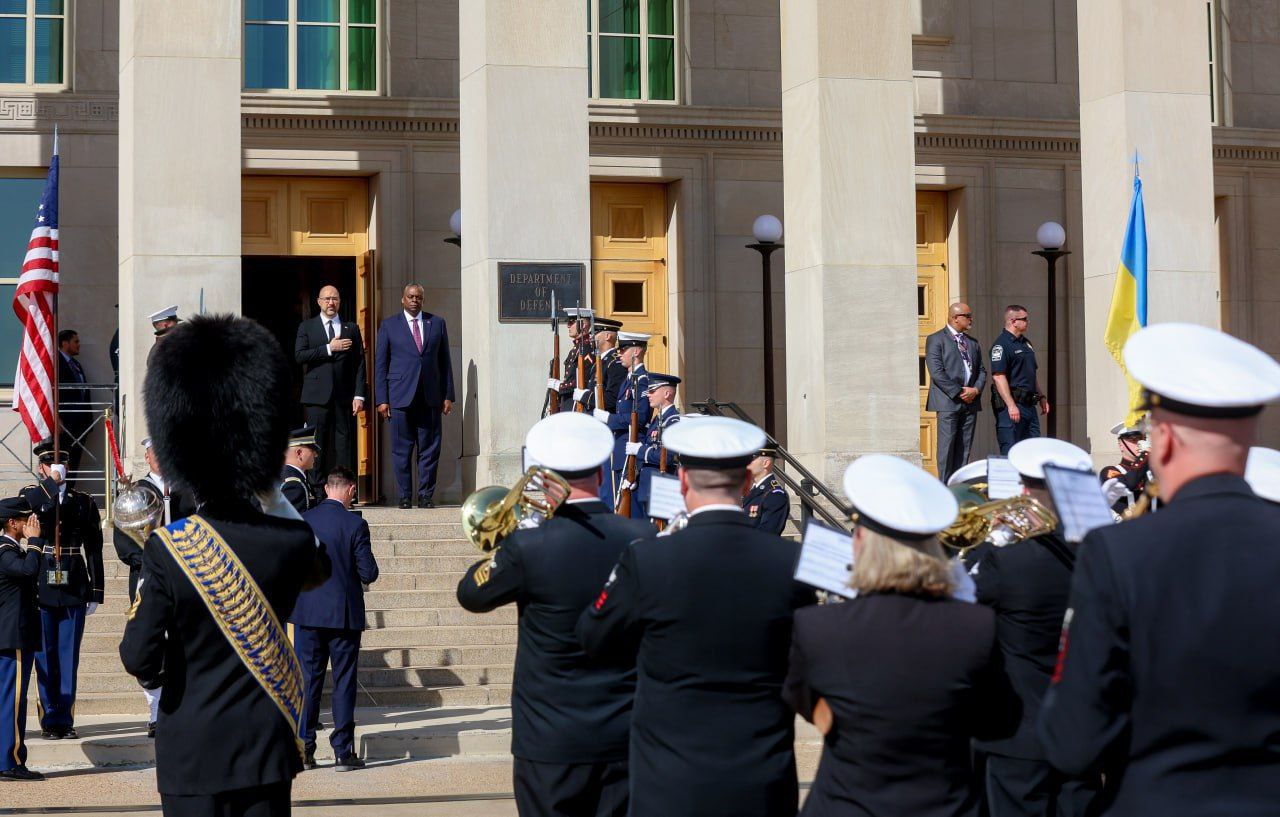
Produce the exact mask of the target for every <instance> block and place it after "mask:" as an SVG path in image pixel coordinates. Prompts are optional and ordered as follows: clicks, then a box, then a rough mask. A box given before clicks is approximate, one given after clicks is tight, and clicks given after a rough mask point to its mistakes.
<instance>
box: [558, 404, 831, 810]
mask: <svg viewBox="0 0 1280 817" xmlns="http://www.w3.org/2000/svg"><path fill="white" fill-rule="evenodd" d="M764 442H765V435H764V432H763V431H761V430H760V429H758V428H756V427H755V426H753V425H750V424H748V423H744V422H742V421H740V420H734V419H730V418H727V417H688V418H685V419H684V420H682V421H681V422H679V423H677V424H675V425H674V426H672V427H671V428H669V429H668V430H667V432H666V433H665V435H664V437H663V443H664V444H665V445H666V446H667V447H668V448H669V449H671V450H672V451H673V452H675V453H677V454H679V455H680V489H681V492H682V493H683V494H684V499H685V504H686V506H687V507H688V509H689V517H688V525H687V526H686V527H685V528H683V529H682V530H679V531H677V532H675V533H672V534H670V535H668V536H659V537H657V538H655V539H653V540H648V541H643V542H636V543H633V544H631V545H628V546H627V547H626V549H624V550H623V552H622V557H621V559H620V560H619V561H618V564H617V566H616V567H615V568H614V572H613V575H612V576H611V578H610V579H609V582H608V583H607V584H606V585H605V586H604V589H603V590H602V591H600V593H599V594H598V596H597V598H596V600H595V601H594V602H592V604H591V606H590V607H588V608H587V610H586V611H584V613H583V615H582V618H581V619H580V620H579V622H578V636H579V638H581V639H582V643H583V645H584V646H585V647H586V650H587V652H588V654H590V655H594V656H598V657H600V658H601V659H602V660H624V659H626V658H628V657H632V656H638V657H637V661H638V670H639V675H638V679H637V684H636V697H635V711H634V713H633V715H632V724H631V754H630V761H631V814H632V815H633V817H671V815H700V817H713V816H714V815H726V816H727V815H733V817H752V815H791V814H794V813H795V810H796V800H797V787H796V768H795V757H794V740H795V735H794V730H795V716H794V715H793V714H792V713H791V711H790V710H789V709H788V708H787V706H786V704H785V703H783V700H782V697H781V690H782V681H783V678H784V676H785V675H786V670H787V652H788V650H789V648H790V645H791V628H790V622H791V616H792V611H794V610H795V609H796V608H797V607H800V606H802V605H804V604H807V603H812V602H813V600H814V594H813V591H812V590H808V589H806V588H804V587H803V586H801V585H799V584H797V583H796V582H794V581H793V580H792V578H791V576H792V572H793V570H794V568H795V563H796V559H797V558H798V555H799V554H798V548H799V546H798V545H797V544H795V543H794V542H789V541H787V540H785V539H782V538H781V537H778V536H774V535H773V534H769V533H764V532H763V531H759V530H756V529H755V528H754V527H752V524H751V521H750V520H749V519H747V515H746V514H745V513H743V512H742V506H741V505H739V504H738V503H739V501H740V499H741V497H742V493H743V491H745V490H746V488H747V484H748V480H749V479H750V478H749V477H748V476H747V463H749V462H750V461H751V459H752V457H753V456H754V455H755V453H756V452H757V451H759V450H760V447H761V446H762V445H764Z"/></svg>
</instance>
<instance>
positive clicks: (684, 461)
mask: <svg viewBox="0 0 1280 817" xmlns="http://www.w3.org/2000/svg"><path fill="white" fill-rule="evenodd" d="M767 440H768V437H767V436H766V435H765V433H764V431H762V430H761V429H759V428H757V427H756V426H753V425H751V423H744V422H743V421H742V420H735V419H733V418H732V417H704V416H702V415H700V414H695V415H692V416H689V417H686V418H684V419H682V420H681V421H680V422H678V423H676V424H675V425H673V426H669V427H668V428H666V429H664V430H663V432H662V444H663V445H664V446H666V447H667V448H668V449H670V450H671V451H674V452H675V453H677V454H679V455H680V465H681V467H683V468H709V469H725V470H727V469H730V468H745V467H746V466H747V464H748V463H749V462H751V461H752V460H753V459H755V456H756V452H757V451H759V450H760V447H761V446H763V445H764V444H765V442H766V441H767Z"/></svg>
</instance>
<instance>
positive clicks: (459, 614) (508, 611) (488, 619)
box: [362, 594, 517, 646]
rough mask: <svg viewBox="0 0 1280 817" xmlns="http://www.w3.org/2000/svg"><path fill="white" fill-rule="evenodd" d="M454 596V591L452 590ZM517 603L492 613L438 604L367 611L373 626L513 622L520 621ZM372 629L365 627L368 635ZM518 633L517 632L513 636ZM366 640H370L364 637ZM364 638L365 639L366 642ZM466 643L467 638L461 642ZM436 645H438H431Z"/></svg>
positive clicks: (461, 625)
mask: <svg viewBox="0 0 1280 817" xmlns="http://www.w3.org/2000/svg"><path fill="white" fill-rule="evenodd" d="M449 595H450V596H452V594H449ZM516 615H517V614H516V609H515V607H514V606H507V607H503V608H501V609H500V610H495V611H493V612H492V613H484V614H476V613H468V612H467V611H466V610H463V609H462V608H461V607H458V606H456V602H455V606H453V607H434V608H416V609H391V610H371V611H369V612H368V613H367V614H366V615H365V620H366V621H368V622H369V627H370V628H371V630H379V629H386V628H388V627H442V628H449V627H454V628H468V629H469V628H471V627H473V626H475V625H478V624H503V623H507V624H511V625H514V624H515V623H516V620H517V618H516ZM369 632H370V630H366V631H365V635H366V636H367V635H368V634H369ZM513 637H514V636H513ZM363 641H367V639H364V640H363ZM363 641H362V643H363ZM459 643H465V642H459ZM431 646H434V645H431Z"/></svg>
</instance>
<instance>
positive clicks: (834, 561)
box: [795, 520, 857, 599]
mask: <svg viewBox="0 0 1280 817" xmlns="http://www.w3.org/2000/svg"><path fill="white" fill-rule="evenodd" d="M852 572H853V536H852V535H851V534H850V533H849V532H848V531H843V530H835V529H833V528H828V527H827V526H826V525H820V524H818V523H817V522H814V521H812V520H810V522H809V524H808V525H807V526H806V527H805V529H804V539H802V540H801V541H800V560H799V561H798V562H796V573H795V579H796V581H798V582H804V583H805V584H807V585H810V586H812V587H816V588H818V589H819V590H826V591H827V592H829V593H835V594H836V595H838V596H844V597H845V598H847V599H851V598H853V597H854V596H855V595H857V594H856V593H855V592H854V590H853V588H851V587H849V575H850V574H851V573H852Z"/></svg>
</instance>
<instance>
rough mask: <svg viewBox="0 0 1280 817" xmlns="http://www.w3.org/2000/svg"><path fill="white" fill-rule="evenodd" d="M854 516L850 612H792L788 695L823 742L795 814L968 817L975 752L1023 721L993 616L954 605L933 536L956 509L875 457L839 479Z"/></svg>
mask: <svg viewBox="0 0 1280 817" xmlns="http://www.w3.org/2000/svg"><path fill="white" fill-rule="evenodd" d="M844 489H845V493H846V494H847V495H848V496H849V499H850V500H851V501H852V503H853V506H854V508H855V510H856V512H857V514H856V516H855V522H856V525H855V528H854V535H853V557H854V558H853V565H854V567H853V573H852V578H851V582H850V583H851V585H852V587H853V589H854V590H855V591H856V592H857V595H856V597H855V598H854V599H852V600H850V601H848V602H846V603H844V604H831V605H825V606H822V607H809V608H805V609H802V610H799V611H797V612H796V616H795V625H794V628H795V629H794V635H793V637H792V642H791V666H790V671H789V673H788V676H787V681H786V685H785V686H784V688H783V695H784V697H785V698H786V699H787V701H788V702H789V703H790V704H791V705H792V707H794V708H795V710H796V712H798V713H799V714H800V715H802V716H803V717H805V718H806V719H808V720H810V721H812V722H813V723H814V724H815V725H816V726H817V727H818V729H819V730H820V731H821V732H822V733H823V734H824V736H825V737H824V743H825V746H824V749H823V753H822V762H821V765H820V766H819V768H818V774H817V779H815V780H814V783H813V788H812V790H811V791H810V794H809V798H808V800H807V801H806V802H805V806H804V810H803V812H802V813H803V814H804V815H806V817H818V816H819V815H884V816H885V817H900V815H904V814H910V815H912V817H931V816H932V815H937V816H938V817H969V815H976V814H977V811H978V797H979V792H980V787H979V785H978V781H975V780H974V779H973V773H972V769H971V764H970V750H969V746H970V741H971V740H972V739H973V738H974V737H996V736H1002V735H1006V734H1009V733H1010V732H1012V731H1013V729H1014V727H1015V726H1016V725H1017V722H1018V705H1017V697H1016V696H1015V695H1013V693H1012V690H1011V689H1010V687H1009V683H1008V680H1007V679H1006V677H1005V675H1004V671H1003V669H1002V667H1001V664H1000V652H999V647H998V646H997V644H996V633H995V616H994V615H993V614H992V612H991V611H990V610H988V609H986V608H985V607H980V606H977V605H974V604H969V603H966V602H962V601H957V600H955V599H954V598H952V593H953V591H954V590H955V582H956V580H957V575H956V572H955V570H954V569H953V566H952V564H951V563H950V562H949V561H948V560H947V558H946V556H945V555H944V554H943V551H942V546H941V545H940V544H939V543H938V539H937V533H938V532H939V531H941V530H942V529H943V528H945V527H947V526H948V525H949V524H951V522H952V521H954V519H955V517H956V513H957V506H956V501H955V499H954V497H952V495H951V492H950V491H948V490H947V489H946V487H945V486H943V485H942V483H940V482H938V480H936V479H934V478H933V477H932V476H930V475H929V474H926V473H925V472H924V471H921V470H920V469H919V468H916V467H915V466H913V465H911V464H909V463H907V462H906V461H904V460H901V459H898V458H896V457H890V456H886V455H881V454H872V455H868V456H865V457H862V458H860V459H858V460H856V461H855V462H854V463H853V464H852V465H850V466H849V468H848V469H847V470H846V471H845V476H844Z"/></svg>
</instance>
